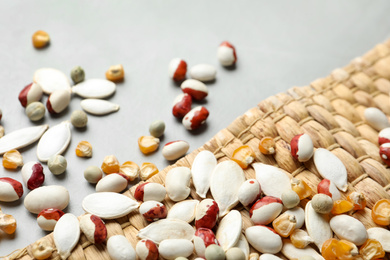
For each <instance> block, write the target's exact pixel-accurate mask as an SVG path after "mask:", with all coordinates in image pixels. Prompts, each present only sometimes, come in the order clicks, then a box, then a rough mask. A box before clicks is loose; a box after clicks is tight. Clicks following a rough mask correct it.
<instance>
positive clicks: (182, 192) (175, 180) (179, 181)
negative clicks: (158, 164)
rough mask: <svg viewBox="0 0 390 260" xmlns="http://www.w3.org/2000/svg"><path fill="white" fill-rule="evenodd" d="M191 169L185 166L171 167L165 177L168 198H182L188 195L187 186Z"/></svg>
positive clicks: (189, 190) (175, 199)
mask: <svg viewBox="0 0 390 260" xmlns="http://www.w3.org/2000/svg"><path fill="white" fill-rule="evenodd" d="M190 180H191V170H190V169H189V168H187V167H176V168H173V169H171V170H170V171H169V172H168V173H167V175H166V177H165V187H166V189H167V194H168V196H169V198H170V199H171V200H173V201H181V200H184V199H186V198H187V197H188V195H190V192H191V189H190V188H189V185H190Z"/></svg>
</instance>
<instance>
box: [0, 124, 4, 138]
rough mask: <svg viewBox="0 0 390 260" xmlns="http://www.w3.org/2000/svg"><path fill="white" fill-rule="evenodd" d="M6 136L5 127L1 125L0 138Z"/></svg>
mask: <svg viewBox="0 0 390 260" xmlns="http://www.w3.org/2000/svg"><path fill="white" fill-rule="evenodd" d="M3 136H4V127H3V126H2V125H0V138H2V137H3Z"/></svg>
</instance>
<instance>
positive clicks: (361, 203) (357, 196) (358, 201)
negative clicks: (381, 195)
mask: <svg viewBox="0 0 390 260" xmlns="http://www.w3.org/2000/svg"><path fill="white" fill-rule="evenodd" d="M347 200H348V201H349V202H351V203H352V204H353V209H354V210H362V209H364V208H365V207H366V204H367V201H366V198H365V197H364V195H363V194H362V193H360V192H356V191H354V192H352V193H350V194H349V195H348V197H347Z"/></svg>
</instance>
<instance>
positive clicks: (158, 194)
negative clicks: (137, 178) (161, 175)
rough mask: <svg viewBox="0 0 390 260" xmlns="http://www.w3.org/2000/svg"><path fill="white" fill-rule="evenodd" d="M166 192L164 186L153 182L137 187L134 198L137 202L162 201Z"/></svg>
mask: <svg viewBox="0 0 390 260" xmlns="http://www.w3.org/2000/svg"><path fill="white" fill-rule="evenodd" d="M166 194H167V191H166V190H165V188H164V186H162V185H161V184H159V183H154V182H144V183H142V184H140V185H138V186H137V188H136V189H135V191H134V198H135V199H136V200H139V201H148V200H155V201H159V202H161V201H163V200H164V199H165V195H166Z"/></svg>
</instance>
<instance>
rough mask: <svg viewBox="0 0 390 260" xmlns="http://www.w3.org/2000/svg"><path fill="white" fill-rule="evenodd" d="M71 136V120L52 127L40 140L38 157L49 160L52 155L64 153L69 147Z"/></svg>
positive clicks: (41, 159)
mask: <svg viewBox="0 0 390 260" xmlns="http://www.w3.org/2000/svg"><path fill="white" fill-rule="evenodd" d="M71 136H72V134H71V132H70V122H69V121H64V122H62V123H60V124H58V125H55V126H53V127H51V128H50V129H49V130H48V131H47V132H46V133H45V134H44V135H43V136H42V137H41V140H39V143H38V147H37V157H38V159H39V160H40V161H41V162H47V161H48V160H49V158H50V157H51V156H53V155H57V154H62V153H63V152H64V151H65V150H66V148H68V145H69V143H70V139H71Z"/></svg>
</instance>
